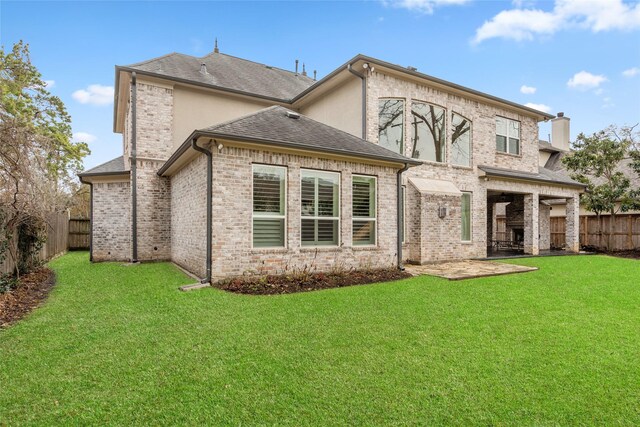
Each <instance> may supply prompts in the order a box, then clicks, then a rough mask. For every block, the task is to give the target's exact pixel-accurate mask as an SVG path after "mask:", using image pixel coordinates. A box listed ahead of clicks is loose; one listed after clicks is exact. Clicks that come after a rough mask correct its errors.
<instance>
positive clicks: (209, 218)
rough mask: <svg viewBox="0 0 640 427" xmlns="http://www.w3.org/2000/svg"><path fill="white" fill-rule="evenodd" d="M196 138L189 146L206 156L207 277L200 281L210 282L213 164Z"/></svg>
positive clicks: (208, 153)
mask: <svg viewBox="0 0 640 427" xmlns="http://www.w3.org/2000/svg"><path fill="white" fill-rule="evenodd" d="M197 141H198V140H197V138H193V139H192V140H191V148H193V149H194V150H196V151H199V152H201V153H203V154H205V155H206V156H207V277H206V278H204V279H202V280H201V281H200V282H201V283H211V243H212V242H211V240H212V236H211V233H212V230H211V227H212V225H213V224H212V206H211V203H212V190H213V189H212V183H213V165H212V158H211V157H212V156H211V151H209V150H206V149H204V148H202V147H199V146H198V143H197Z"/></svg>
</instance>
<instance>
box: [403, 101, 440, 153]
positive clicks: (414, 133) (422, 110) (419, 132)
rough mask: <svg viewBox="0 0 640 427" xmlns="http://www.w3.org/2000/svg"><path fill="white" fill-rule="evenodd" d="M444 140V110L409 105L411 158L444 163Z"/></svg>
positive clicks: (420, 103) (418, 104)
mask: <svg viewBox="0 0 640 427" xmlns="http://www.w3.org/2000/svg"><path fill="white" fill-rule="evenodd" d="M445 140H446V130H445V110H444V108H440V107H437V106H435V105H430V104H425V103H422V102H413V103H411V143H412V147H413V151H412V153H411V157H413V158H414V159H422V160H431V161H432V162H444V161H445V151H446V147H445Z"/></svg>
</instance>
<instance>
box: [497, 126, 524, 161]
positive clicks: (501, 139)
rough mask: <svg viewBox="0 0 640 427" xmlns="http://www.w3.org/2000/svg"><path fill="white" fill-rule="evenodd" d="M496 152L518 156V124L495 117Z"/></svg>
mask: <svg viewBox="0 0 640 427" xmlns="http://www.w3.org/2000/svg"><path fill="white" fill-rule="evenodd" d="M496 150H498V151H502V152H503V153H510V154H520V122H518V121H516V120H511V119H506V118H504V117H496Z"/></svg>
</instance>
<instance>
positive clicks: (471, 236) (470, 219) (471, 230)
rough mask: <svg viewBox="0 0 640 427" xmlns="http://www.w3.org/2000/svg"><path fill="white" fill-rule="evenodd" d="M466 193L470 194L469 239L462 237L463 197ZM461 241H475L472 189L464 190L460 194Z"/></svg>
mask: <svg viewBox="0 0 640 427" xmlns="http://www.w3.org/2000/svg"><path fill="white" fill-rule="evenodd" d="M465 194H468V195H469V240H464V239H463V238H462V197H463V196H464V195H465ZM460 241H461V242H462V243H471V242H473V193H472V192H471V191H462V196H460Z"/></svg>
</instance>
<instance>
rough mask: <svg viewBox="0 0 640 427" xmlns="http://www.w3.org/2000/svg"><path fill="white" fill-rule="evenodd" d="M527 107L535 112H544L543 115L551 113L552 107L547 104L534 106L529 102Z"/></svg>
mask: <svg viewBox="0 0 640 427" xmlns="http://www.w3.org/2000/svg"><path fill="white" fill-rule="evenodd" d="M524 106H525V107H529V108H533V109H534V110H538V111H542V112H543V113H550V112H551V107H549V106H548V105H545V104H534V103H533V102H527V103H526V104H524Z"/></svg>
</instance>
